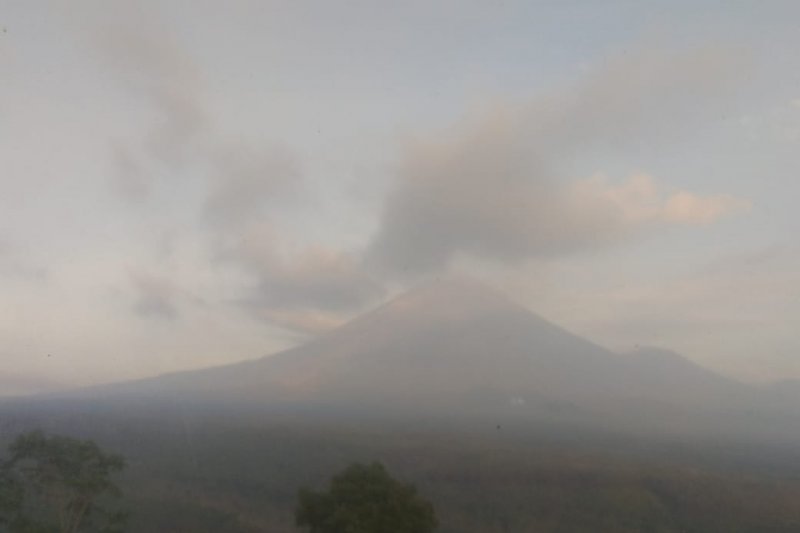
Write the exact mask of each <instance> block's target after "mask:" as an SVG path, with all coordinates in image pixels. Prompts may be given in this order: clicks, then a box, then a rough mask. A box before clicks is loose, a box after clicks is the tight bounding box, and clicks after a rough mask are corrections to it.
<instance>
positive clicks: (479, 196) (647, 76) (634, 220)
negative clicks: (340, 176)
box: [367, 49, 748, 276]
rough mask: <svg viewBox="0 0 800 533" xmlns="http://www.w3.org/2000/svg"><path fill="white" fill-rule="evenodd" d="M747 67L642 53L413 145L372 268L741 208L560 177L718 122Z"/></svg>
mask: <svg viewBox="0 0 800 533" xmlns="http://www.w3.org/2000/svg"><path fill="white" fill-rule="evenodd" d="M742 70H743V69H742V63H741V61H740V60H738V59H737V58H736V57H734V56H733V55H732V54H731V53H730V51H723V50H716V49H708V50H688V51H685V52H681V53H673V54H665V53H656V52H650V53H641V54H639V55H636V56H635V57H627V58H623V59H621V60H618V61H615V62H609V63H608V64H607V65H604V66H603V67H602V68H600V69H599V70H598V71H596V72H594V73H593V74H591V75H589V76H588V77H586V78H585V79H583V80H581V81H580V82H578V83H575V84H574V85H571V86H567V87H564V88H560V89H559V90H557V91H553V92H550V93H547V94H543V95H540V96H538V97H536V98H534V99H532V100H530V101H527V102H522V103H517V104H504V105H497V106H496V107H494V108H493V109H490V110H488V111H486V112H484V113H482V114H479V115H478V116H476V117H470V118H468V119H467V120H464V121H463V122H461V123H459V124H457V125H456V126H455V127H453V128H452V129H450V130H449V131H447V132H446V133H445V135H443V136H441V137H439V138H435V139H430V140H422V141H418V142H416V143H415V144H414V145H413V146H411V147H410V148H409V149H408V150H407V151H406V153H405V156H404V158H403V160H402V162H401V165H400V166H399V171H398V172H397V175H396V183H395V187H394V189H393V190H392V191H391V192H390V194H389V196H388V198H387V200H386V204H385V209H384V212H383V215H382V219H381V222H380V226H379V229H378V231H377V232H376V234H375V235H374V238H373V240H372V242H371V243H370V245H369V247H368V250H367V261H368V262H369V263H370V264H371V265H372V266H375V267H378V268H379V269H380V270H382V271H383V272H387V273H389V275H392V276H398V275H399V276H402V275H415V274H420V273H424V272H430V271H435V270H437V269H440V268H443V267H445V266H446V265H447V264H448V263H449V262H450V261H451V260H452V259H454V258H456V257H458V256H459V255H468V256H477V257H482V258H488V259H493V260H497V261H501V262H511V263H513V262H519V261H522V260H525V259H529V258H533V257H542V256H552V255H559V254H564V253H569V252H574V251H578V250H585V249H590V248H595V247H601V246H606V245H608V244H611V243H614V242H617V241H620V240H622V239H625V238H627V237H629V236H630V235H632V234H634V233H636V232H639V231H642V230H643V229H646V228H648V227H652V226H655V225H658V224H666V223H688V224H692V223H695V224H699V223H708V222H711V221H713V220H715V219H716V218H718V217H719V216H722V215H724V214H727V213H729V212H732V211H739V210H743V209H746V208H747V205H748V204H747V202H745V201H742V200H739V199H736V198H733V197H730V196H728V195H724V194H723V195H715V196H712V197H699V196H696V195H694V194H692V193H690V192H687V191H677V192H675V193H671V192H670V193H668V194H665V193H664V192H663V191H661V189H660V188H659V186H658V185H657V184H656V183H655V181H654V180H653V179H652V178H651V177H649V176H633V177H631V178H630V179H629V180H628V181H626V182H624V183H621V184H613V183H608V182H606V181H605V180H603V179H600V178H597V177H595V178H592V179H584V180H580V181H572V182H568V181H566V180H564V179H563V176H561V169H562V168H563V167H564V166H566V165H565V163H567V162H568V161H569V158H571V157H575V156H578V155H581V153H582V152H583V151H586V150H590V149H594V148H599V147H602V148H616V149H624V148H625V147H626V146H628V145H629V144H630V143H631V142H632V141H634V140H639V139H641V138H642V137H645V138H648V136H649V138H650V139H652V140H658V138H659V137H658V135H670V134H673V133H674V132H677V131H682V130H681V129H680V128H679V127H678V126H679V125H680V126H684V127H685V124H686V123H687V122H688V123H693V121H697V120H702V119H703V118H712V117H714V116H719V113H721V112H722V111H723V110H724V109H726V108H725V104H724V101H725V98H723V96H728V95H730V94H731V93H732V92H734V89H736V87H738V85H739V83H738V80H739V79H740V76H741V73H742ZM687 115H688V118H691V119H692V120H688V121H687V120H686V119H687ZM678 117H680V118H678ZM655 131H657V132H658V135H652V134H653V133H654V132H655Z"/></svg>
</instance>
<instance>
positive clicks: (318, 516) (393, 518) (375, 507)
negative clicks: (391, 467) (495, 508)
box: [295, 463, 437, 533]
mask: <svg viewBox="0 0 800 533" xmlns="http://www.w3.org/2000/svg"><path fill="white" fill-rule="evenodd" d="M295 519H296V522H297V525H298V526H302V527H307V528H308V530H309V532H310V533H428V532H431V531H433V530H434V529H435V528H436V525H437V520H436V515H435V513H434V510H433V506H432V505H431V504H430V503H429V502H428V501H426V500H424V499H423V498H422V497H420V496H419V495H418V494H417V490H416V488H415V487H414V486H413V485H409V484H405V483H401V482H399V481H397V480H395V479H393V478H392V477H391V476H390V475H389V473H388V472H387V471H386V469H385V468H384V467H383V465H382V464H380V463H372V464H370V465H362V464H353V465H351V466H349V467H348V468H346V469H345V470H344V471H343V472H341V473H340V474H338V475H336V476H334V477H333V479H332V480H331V483H330V487H329V488H328V490H327V491H324V492H315V491H311V490H307V489H303V490H301V491H300V493H299V496H298V505H297V509H296V512H295Z"/></svg>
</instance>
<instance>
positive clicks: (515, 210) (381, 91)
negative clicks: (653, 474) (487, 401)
mask: <svg viewBox="0 0 800 533" xmlns="http://www.w3.org/2000/svg"><path fill="white" fill-rule="evenodd" d="M796 15H797V6H796V4H795V3H793V2H770V3H768V4H764V5H759V6H755V5H752V6H750V5H747V4H737V5H736V6H735V7H734V6H729V7H728V8H726V9H724V10H723V9H716V8H714V7H713V6H712V4H707V5H706V4H699V5H698V4H696V3H693V2H692V3H688V2H668V3H667V2H665V3H654V4H650V5H647V6H645V5H637V4H631V3H620V4H617V5H616V7H614V8H610V9H609V8H606V7H603V6H599V5H598V6H591V5H580V7H578V5H577V4H569V3H568V4H567V5H559V4H556V3H527V2H503V3H500V4H497V5H494V4H493V5H492V6H491V7H489V6H486V5H483V4H481V3H479V2H458V3H453V2H443V3H440V4H436V5H429V3H418V2H410V3H403V5H386V4H381V3H377V4H375V3H364V2H347V3H345V4H344V5H317V4H313V3H305V2H297V3H292V4H286V3H274V2H233V3H230V4H227V3H226V4H225V6H224V7H223V6H222V4H218V3H215V2H198V3H193V4H192V7H191V9H188V8H187V7H186V6H184V5H182V4H180V3H169V2H167V3H161V2H158V3H155V2H152V3H151V2H136V3H128V2H122V3H118V4H114V6H113V7H111V6H110V5H109V4H107V3H105V2H78V3H70V4H69V5H67V4H64V3H61V2H34V3H27V2H26V3H10V4H8V5H6V6H5V7H4V9H3V10H2V13H0V16H1V17H2V20H1V21H0V24H2V27H3V32H2V34H0V64H1V65H2V68H3V72H4V79H5V83H3V84H2V86H1V87H0V95H2V99H0V101H2V115H3V120H2V124H0V136H2V143H0V159H1V160H2V161H3V163H4V165H3V170H2V173H1V174H0V179H1V180H2V184H3V194H2V195H0V292H2V294H3V299H2V305H0V323H2V327H1V328H0V356H1V357H2V361H3V366H2V369H0V370H1V372H0V374H1V375H0V393H2V394H6V395H8V394H20V393H28V392H36V391H53V390H59V389H65V388H70V387H75V386H85V385H91V384H94V383H107V382H115V381H122V380H126V379H131V378H142V377H147V376H153V375H157V374H160V373H164V372H173V371H178V370H187V369H193V368H203V367H208V366H214V365H220V364H226V363H233V362H236V361H241V360H247V359H254V358H258V357H261V356H263V355H267V354H270V353H275V352H278V351H280V350H281V349H283V348H287V347H290V346H293V345H299V344H302V343H303V342H305V341H307V340H309V339H313V338H314V337H315V336H316V335H318V334H319V333H320V332H324V331H330V330H331V329H332V328H334V327H335V326H338V325H340V324H342V323H344V322H345V321H347V320H349V319H350V318H352V317H354V316H357V315H358V314H360V313H362V312H364V311H366V310H369V309H371V308H374V307H375V306H377V305H379V304H381V303H382V302H384V301H388V300H389V299H391V298H392V297H393V296H394V295H396V294H399V293H401V292H403V291H404V290H406V289H409V288H412V287H415V286H417V285H418V284H419V283H424V282H425V280H429V279H433V278H436V277H440V276H442V275H445V276H447V273H449V272H457V273H462V274H463V273H466V274H467V275H469V276H470V277H473V278H475V279H480V280H482V281H483V282H485V283H486V284H488V285H490V286H494V287H497V288H500V289H501V290H503V291H505V292H507V293H510V294H513V295H514V299H515V300H516V301H517V302H519V303H520V304H522V305H523V306H525V307H527V308H528V309H530V310H532V311H535V312H537V313H540V314H541V315H542V316H543V317H546V318H547V319H549V320H552V321H553V322H555V323H558V324H560V325H561V326H563V327H565V328H567V329H569V330H570V331H573V332H575V333H576V334H579V335H581V336H584V337H586V338H588V339H591V340H592V341H593V342H596V343H598V344H600V345H602V346H604V347H606V348H608V349H610V350H612V351H618V352H628V351H632V350H634V349H635V348H636V346H637V345H639V346H658V347H660V348H663V349H668V350H674V351H676V352H679V353H681V354H683V355H684V356H685V357H687V358H689V359H690V360H692V361H694V362H696V363H698V364H701V365H702V366H705V367H708V368H710V369H713V370H714V371H716V372H719V373H722V374H724V375H726V376H729V377H735V378H737V379H740V380H743V381H751V382H761V381H769V380H781V379H790V378H791V379H796V378H798V377H800V363H798V360H797V353H798V349H799V348H800V346H799V345H798V341H797V336H796V333H795V331H796V327H797V317H798V316H800V309H798V305H800V303H798V302H800V300H798V299H797V298H796V294H797V293H798V288H800V283H799V281H800V280H798V272H800V268H798V267H800V264H799V262H798V259H800V253H798V249H797V245H796V235H797V232H798V231H799V230H800V227H798V225H799V223H798V217H797V216H796V212H797V210H796V208H795V205H794V203H795V202H794V198H795V197H797V193H798V192H800V191H798V182H797V180H796V175H797V170H798V160H797V157H796V145H797V142H798V135H800V106H798V105H797V99H798V97H800V95H799V94H798V92H797V78H796V75H795V74H794V73H796V72H798V71H800V69H798V66H800V65H797V64H796V63H797V62H798V61H800V59H798V58H797V57H796V54H791V53H788V52H789V51H790V50H794V49H796V48H797V45H798V44H799V43H798V30H797V28H796V25H794V24H792V23H791V22H790V21H793V20H795V19H796ZM765 33H766V34H768V35H769V38H764V35H765ZM419 313H420V314H421V315H424V313H425V310H424V309H421V310H420V311H419Z"/></svg>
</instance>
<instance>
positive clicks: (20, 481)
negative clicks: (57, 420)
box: [0, 431, 125, 533]
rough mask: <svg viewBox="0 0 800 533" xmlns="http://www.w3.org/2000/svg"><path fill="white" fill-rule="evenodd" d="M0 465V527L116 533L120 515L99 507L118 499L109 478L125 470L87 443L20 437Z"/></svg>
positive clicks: (40, 532) (22, 531) (28, 532)
mask: <svg viewBox="0 0 800 533" xmlns="http://www.w3.org/2000/svg"><path fill="white" fill-rule="evenodd" d="M8 451H9V455H10V457H9V458H8V459H6V460H5V461H3V462H2V463H0V526H2V525H5V526H6V527H7V528H8V530H9V531H12V532H14V533H51V532H60V533H76V532H79V531H118V530H119V528H121V526H122V525H123V523H124V518H125V516H124V514H123V513H120V512H111V511H108V510H106V509H105V508H103V507H101V505H100V502H101V501H103V500H104V499H107V498H110V497H118V496H119V495H120V490H119V489H118V488H117V486H116V485H114V483H112V480H111V476H112V474H114V473H117V472H120V471H121V470H122V469H123V468H124V467H125V461H124V460H123V458H122V457H121V456H119V455H115V454H108V453H105V452H103V451H102V450H101V449H100V448H99V447H98V446H97V444H95V443H94V442H92V441H90V440H84V441H82V440H76V439H73V438H70V437H64V436H59V435H53V436H48V435H45V434H44V433H42V432H41V431H31V432H29V433H24V434H22V435H19V436H18V437H17V438H16V439H15V440H14V441H13V442H12V443H11V445H10V446H9V448H8Z"/></svg>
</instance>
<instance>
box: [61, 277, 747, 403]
mask: <svg viewBox="0 0 800 533" xmlns="http://www.w3.org/2000/svg"><path fill="white" fill-rule="evenodd" d="M743 387H744V385H741V384H739V383H736V382H733V381H730V380H727V379H725V378H723V377H721V376H718V375H716V374H714V373H712V372H710V371H708V370H705V369H703V368H701V367H699V366H697V365H695V364H693V363H691V362H689V361H688V360H686V359H683V358H682V357H680V356H678V355H676V354H673V353H670V352H664V351H658V350H644V351H642V352H640V353H636V354H631V355H620V354H616V353H613V352H611V351H609V350H606V349H605V348H602V347H600V346H598V345H596V344H593V343H592V342H589V341H587V340H585V339H583V338H580V337H578V336H576V335H573V334H571V333H569V332H568V331H566V330H564V329H562V328H560V327H559V326H556V325H554V324H552V323H550V322H548V321H547V320H545V319H543V318H540V317H539V316H537V315H535V314H533V313H532V312H530V311H528V310H527V309H525V308H524V307H522V306H520V305H517V304H516V303H513V302H512V301H511V300H510V299H509V298H508V297H506V296H505V295H504V294H502V293H500V292H498V291H496V290H494V289H492V288H489V287H487V286H485V285H482V284H480V283H477V282H473V281H465V280H449V281H435V282H430V283H427V284H425V285H422V286H420V287H418V288H416V289H413V290H411V291H410V292H407V293H405V294H403V295H401V296H399V297H397V298H396V299H394V300H392V301H390V302H389V303H387V304H385V305H383V306H381V307H379V308H378V309H375V310H373V311H371V312H368V313H366V314H364V315H362V316H360V317H358V318H356V319H355V320H353V321H351V322H349V323H347V324H345V325H344V326H342V327H340V328H338V329H336V330H334V331H331V332H329V333H327V334H324V335H322V336H320V337H318V338H316V339H315V340H312V341H310V342H308V343H307V344H304V345H302V346H299V347H296V348H292V349H289V350H286V351H284V352H280V353H278V354H275V355H270V356H267V357H263V358H261V359H257V360H252V361H246V362H242V363H237V364H232V365H227V366H222V367H216V368H210V369H204V370H196V371H189V372H180V373H175V374H169V375H164V376H159V377H156V378H151V379H145V380H140V381H135V382H129V383H123V384H115V385H107V386H102V387H95V388H92V389H88V390H83V391H80V392H79V393H77V394H78V395H80V396H83V397H86V398H89V397H93V398H105V399H111V398H128V399H130V398H136V397H138V398H148V399H153V400H154V399H159V398H162V399H172V400H179V401H181V403H184V402H203V403H208V402H222V403H225V404H231V403H235V404H248V405H250V406H253V405H261V406H264V407H276V406H286V405H293V406H298V405H302V406H317V407H324V408H326V409H334V408H337V407H338V408H343V409H344V408H348V409H352V408H361V409H364V408H370V409H376V410H380V409H389V408H391V409H395V410H397V409H400V410H403V409H408V410H412V411H414V412H442V413H447V412H454V413H455V412H458V413H464V412H493V411H496V410H504V411H509V410H515V411H516V412H541V411H542V410H543V409H544V410H551V411H557V412H560V413H564V412H568V411H571V410H581V409H588V410H595V411H596V410H598V409H601V410H602V409H609V410H614V409H619V408H620V407H621V406H628V407H630V406H641V405H645V404H646V405H669V406H671V407H676V408H684V409H685V408H692V409H693V408H695V407H697V406H698V405H703V406H708V405H714V404H722V403H723V402H727V401H729V399H730V397H731V395H733V394H736V393H737V392H738V391H740V389H742V388H743Z"/></svg>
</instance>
